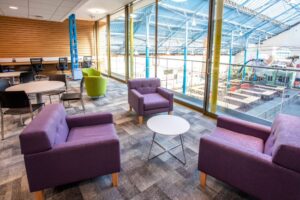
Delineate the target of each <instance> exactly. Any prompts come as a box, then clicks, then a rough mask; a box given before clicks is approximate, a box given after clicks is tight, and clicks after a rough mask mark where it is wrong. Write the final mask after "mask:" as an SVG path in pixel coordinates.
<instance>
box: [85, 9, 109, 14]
mask: <svg viewBox="0 0 300 200" xmlns="http://www.w3.org/2000/svg"><path fill="white" fill-rule="evenodd" d="M88 11H89V12H90V13H93V14H103V13H106V10H104V9H101V8H90V9H88Z"/></svg>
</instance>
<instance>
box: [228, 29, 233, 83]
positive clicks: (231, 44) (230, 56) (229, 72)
mask: <svg viewBox="0 0 300 200" xmlns="http://www.w3.org/2000/svg"><path fill="white" fill-rule="evenodd" d="M232 50H233V31H231V41H230V48H229V67H228V75H227V88H230V86H231V84H230V80H231V65H232Z"/></svg>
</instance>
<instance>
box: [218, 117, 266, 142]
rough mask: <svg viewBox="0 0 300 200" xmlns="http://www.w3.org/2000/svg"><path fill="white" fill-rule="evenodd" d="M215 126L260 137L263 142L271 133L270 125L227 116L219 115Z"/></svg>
mask: <svg viewBox="0 0 300 200" xmlns="http://www.w3.org/2000/svg"><path fill="white" fill-rule="evenodd" d="M217 126H218V127H220V128H224V129H228V130H231V131H234V132H239V133H243V134H246V135H251V136H254V137H257V138H260V139H262V140H263V141H264V142H266V140H267V139H268V137H269V135H270V133H271V127H268V126H263V125H260V124H255V123H251V122H247V121H243V120H240V119H236V118H232V117H227V116H219V117H218V120H217Z"/></svg>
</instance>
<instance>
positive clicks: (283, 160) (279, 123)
mask: <svg viewBox="0 0 300 200" xmlns="http://www.w3.org/2000/svg"><path fill="white" fill-rule="evenodd" d="M299 130H300V117H295V116H290V115H285V114H280V115H278V116H277V117H276V119H275V120H274V123H273V125H272V131H271V134H270V136H269V138H268V139H267V141H266V144H265V153H266V154H268V155H270V156H272V161H273V162H274V163H276V164H278V165H281V166H283V167H285V168H288V169H291V170H294V171H297V172H299V173H300V159H299V158H300V131H299Z"/></svg>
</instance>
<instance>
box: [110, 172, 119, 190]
mask: <svg viewBox="0 0 300 200" xmlns="http://www.w3.org/2000/svg"><path fill="white" fill-rule="evenodd" d="M111 179H112V184H113V186H114V187H118V184H119V173H113V174H111Z"/></svg>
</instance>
